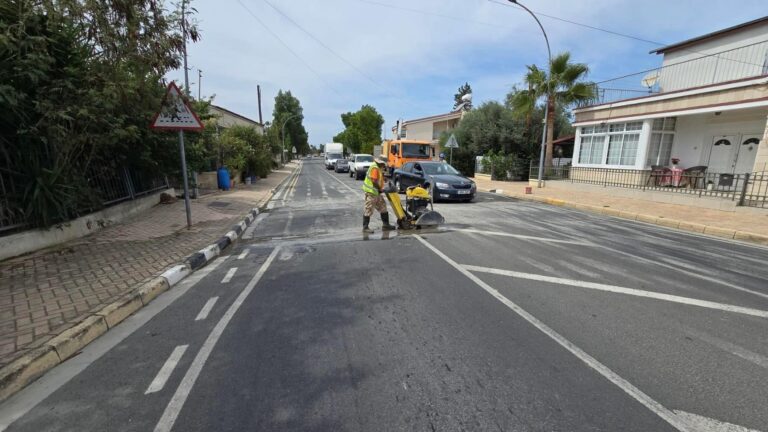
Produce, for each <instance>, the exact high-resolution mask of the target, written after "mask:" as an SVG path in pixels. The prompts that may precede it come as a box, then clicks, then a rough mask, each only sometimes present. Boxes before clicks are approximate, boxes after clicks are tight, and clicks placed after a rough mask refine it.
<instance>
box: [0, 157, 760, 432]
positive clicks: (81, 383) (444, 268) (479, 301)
mask: <svg viewBox="0 0 768 432" xmlns="http://www.w3.org/2000/svg"><path fill="white" fill-rule="evenodd" d="M360 185H361V182H360V181H354V180H352V179H351V178H349V177H348V176H347V175H345V174H336V173H333V172H331V171H326V170H325V169H324V167H323V164H322V161H320V160H318V159H314V160H305V161H304V162H303V163H302V165H301V167H300V170H298V171H297V174H296V175H294V176H292V177H290V178H289V179H287V180H286V182H284V184H283V185H282V186H281V188H280V189H279V190H278V192H277V194H276V195H275V196H274V198H273V199H272V201H271V202H270V203H269V205H268V206H267V209H265V212H264V213H263V214H262V215H260V216H259V218H258V220H257V223H256V225H255V226H254V228H249V229H248V230H247V231H246V233H245V234H244V237H243V239H241V240H240V241H238V242H237V243H236V244H235V246H234V247H233V248H231V249H230V250H229V252H228V255H225V256H222V257H220V258H218V259H217V260H216V261H215V262H214V263H212V264H209V265H208V266H206V267H205V268H204V269H202V270H201V271H198V272H197V273H195V274H194V275H193V276H191V277H190V278H188V279H187V280H185V281H184V282H182V283H181V284H179V285H178V286H177V287H174V289H173V290H171V291H169V292H168V293H166V294H163V295H162V296H161V297H159V298H158V299H157V300H156V301H155V302H153V303H152V304H150V305H149V306H148V307H147V308H145V309H143V310H142V311H140V312H139V313H137V314H136V315H134V316H133V317H131V318H130V319H128V320H126V321H125V322H124V323H123V324H121V325H120V326H118V327H117V328H115V329H113V330H112V331H110V332H109V333H108V334H107V335H105V336H103V337H102V338H100V339H99V340H97V341H96V342H95V343H93V344H91V345H90V346H88V347H87V348H86V349H85V350H84V351H83V353H81V354H80V355H78V356H76V357H75V358H73V359H71V360H69V361H67V362H65V363H64V364H62V365H61V366H59V367H58V368H56V369H54V370H53V371H52V372H50V373H49V374H47V375H46V376H45V377H43V378H42V379H41V380H39V381H37V382H36V383H35V384H33V385H32V386H30V387H28V388H27V389H26V390H24V391H23V392H21V393H19V394H18V395H16V396H15V397H14V398H12V399H10V400H8V401H6V402H5V403H4V404H3V405H2V406H0V426H2V427H3V428H5V430H9V431H30V432H39V431H152V430H155V431H170V430H173V431H244V430H248V431H642V432H649V431H652V432H655V431H676V430H677V431H734V432H739V431H750V430H757V431H763V432H768V266H766V262H768V250H767V249H765V248H760V247H756V246H750V245H744V244H739V243H734V242H727V241H722V240H717V239H713V238H708V237H703V236H697V235H692V234H688V233H682V232H676V231H671V230H666V229H663V228H660V227H656V226H649V225H644V224H641V223H636V222H630V221H625V220H621V219H613V218H608V217H603V216H599V215H592V214H587V213H581V212H578V211H573V210H568V209H563V208H558V207H552V206H546V205H541V204H537V203H528V202H518V201H515V200H512V199H507V198H503V197H500V196H497V195H493V194H479V196H478V197H477V199H476V200H475V202H473V203H470V204H437V205H436V210H438V211H440V212H441V213H442V214H443V215H444V216H445V219H446V222H447V223H446V225H445V226H443V227H441V228H439V229H437V230H433V231H420V232H411V233H399V234H398V233H390V234H385V233H382V232H381V230H380V229H379V227H380V222H379V220H378V218H377V217H374V218H373V221H374V223H373V224H372V227H373V228H375V229H376V233H375V234H373V235H371V236H368V237H366V238H364V237H363V236H362V234H361V211H362V192H361V191H360Z"/></svg>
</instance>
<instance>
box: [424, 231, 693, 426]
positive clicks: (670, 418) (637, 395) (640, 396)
mask: <svg viewBox="0 0 768 432" xmlns="http://www.w3.org/2000/svg"><path fill="white" fill-rule="evenodd" d="M414 237H416V239H418V240H419V241H420V242H421V243H422V244H423V245H424V246H426V247H427V248H428V249H429V250H431V251H432V252H434V253H435V255H437V256H439V257H440V258H442V259H443V261H445V262H446V263H448V264H449V265H451V266H452V267H453V268H455V269H456V270H458V271H459V272H460V273H461V274H463V275H464V276H466V277H467V278H469V279H470V280H471V281H472V282H474V283H475V284H476V285H477V286H479V287H480V288H482V289H484V290H485V291H486V292H487V293H488V294H490V295H492V296H493V297H494V298H496V300H498V301H500V302H501V303H502V304H504V305H505V306H506V307H508V308H509V309H511V310H512V311H513V312H515V313H516V314H518V315H519V316H520V317H521V318H523V319H524V320H526V321H528V322H529V323H530V324H531V325H533V326H534V327H536V328H537V329H539V330H540V331H541V332H542V333H544V334H545V335H547V336H548V337H549V338H550V339H552V340H554V341H555V342H557V343H558V344H560V346H562V347H563V348H565V349H566V350H568V351H570V352H571V354H573V355H575V356H576V357H577V358H578V359H579V360H581V361H582V362H584V363H585V364H586V365H587V366H589V367H590V368H592V369H593V370H595V371H596V372H597V373H599V374H600V375H602V376H603V377H605V378H606V379H607V380H608V381H610V382H612V383H613V384H615V385H616V386H617V387H619V388H620V389H622V390H623V391H624V392H625V393H627V394H628V395H629V396H631V397H632V398H634V399H635V400H636V401H638V402H640V403H641V404H642V405H643V406H645V407H646V408H648V409H649V410H651V412H653V413H654V414H656V415H657V416H659V417H660V418H661V419H663V420H664V421H666V422H667V423H669V424H670V425H671V426H672V427H674V428H675V429H677V430H679V431H685V432H689V431H690V428H689V427H688V426H686V424H685V423H684V422H683V421H682V420H681V419H680V418H679V417H677V415H675V413H673V412H672V411H670V410H668V409H667V408H665V407H664V406H663V405H661V404H660V403H659V402H657V401H656V400H654V399H653V398H651V397H650V396H648V395H647V394H645V393H643V392H642V391H641V390H640V389H639V388H637V387H635V386H634V385H632V384H631V383H630V382H629V381H627V380H625V379H624V378H622V377H620V376H619V375H618V374H616V372H614V371H612V370H611V369H609V368H608V367H607V366H605V365H604V364H602V363H600V362H599V361H597V359H595V358H594V357H592V356H591V355H589V354H587V353H586V352H585V351H584V350H582V349H581V348H579V347H577V346H576V345H574V344H573V343H572V342H571V341H569V340H568V339H566V338H564V337H563V336H562V335H560V333H557V332H556V331H554V330H553V329H551V328H550V327H549V326H547V325H546V324H544V323H543V322H542V321H540V320H539V319H538V318H536V317H535V316H533V315H531V314H530V313H528V311H526V310H525V309H523V308H521V307H520V306H518V305H517V304H516V303H514V302H512V301H511V300H509V299H508V298H506V297H504V296H503V295H502V294H501V293H500V292H498V291H497V290H496V289H495V288H493V287H491V286H490V285H488V284H487V283H485V282H483V281H482V280H481V279H480V278H478V277H477V276H475V275H474V274H472V273H471V272H470V271H469V270H467V269H465V268H464V267H463V266H461V265H460V264H458V263H456V261H454V260H452V259H451V258H450V257H448V255H446V254H444V253H442V252H440V251H439V250H438V249H437V248H436V247H434V246H432V245H431V244H430V243H429V242H427V241H426V240H424V238H423V237H422V236H420V235H415V236H414Z"/></svg>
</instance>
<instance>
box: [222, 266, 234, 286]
mask: <svg viewBox="0 0 768 432" xmlns="http://www.w3.org/2000/svg"><path fill="white" fill-rule="evenodd" d="M236 271H237V267H232V268H231V269H229V270H228V271H227V274H225V275H224V279H222V280H221V283H223V284H225V283H229V281H231V280H232V277H233V276H234V275H235V272H236Z"/></svg>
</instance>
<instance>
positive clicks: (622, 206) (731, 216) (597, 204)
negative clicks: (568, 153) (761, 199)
mask: <svg viewBox="0 0 768 432" xmlns="http://www.w3.org/2000/svg"><path fill="white" fill-rule="evenodd" d="M473 180H474V181H475V183H477V187H478V189H479V190H483V191H491V190H496V191H497V192H498V191H499V190H501V192H500V193H502V194H503V195H507V196H511V197H514V198H518V199H522V200H528V201H539V202H544V203H547V204H552V205H559V206H565V207H571V208H575V209H578V210H585V211H589V212H593V213H600V214H604V215H607V216H615V217H620V218H625V219H631V220H637V221H640V222H646V223H651V224H655V225H660V226H665V227H669V228H676V229H681V230H685V231H692V232H698V233H704V234H709V235H714V236H717V237H724V238H731V239H736V240H743V241H750V242H754V243H760V244H768V209H766V210H764V211H763V210H757V209H755V210H754V211H752V212H744V213H741V212H739V213H734V212H728V211H722V210H714V209H706V208H701V207H692V206H687V205H677V204H667V203H659V202H653V201H646V200H642V199H635V198H626V197H617V196H612V195H611V194H610V190H611V188H606V189H605V191H606V192H591V191H589V192H588V191H579V190H567V189H560V188H554V187H549V188H548V187H544V188H541V189H539V188H537V187H535V186H534V187H532V191H533V193H532V194H530V195H526V194H525V187H526V186H528V182H503V181H495V180H489V179H486V178H482V177H476V178H474V179H473Z"/></svg>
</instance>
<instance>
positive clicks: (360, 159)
mask: <svg viewBox="0 0 768 432" xmlns="http://www.w3.org/2000/svg"><path fill="white" fill-rule="evenodd" d="M355 162H373V156H369V155H365V156H358V157H356V158H355Z"/></svg>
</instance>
